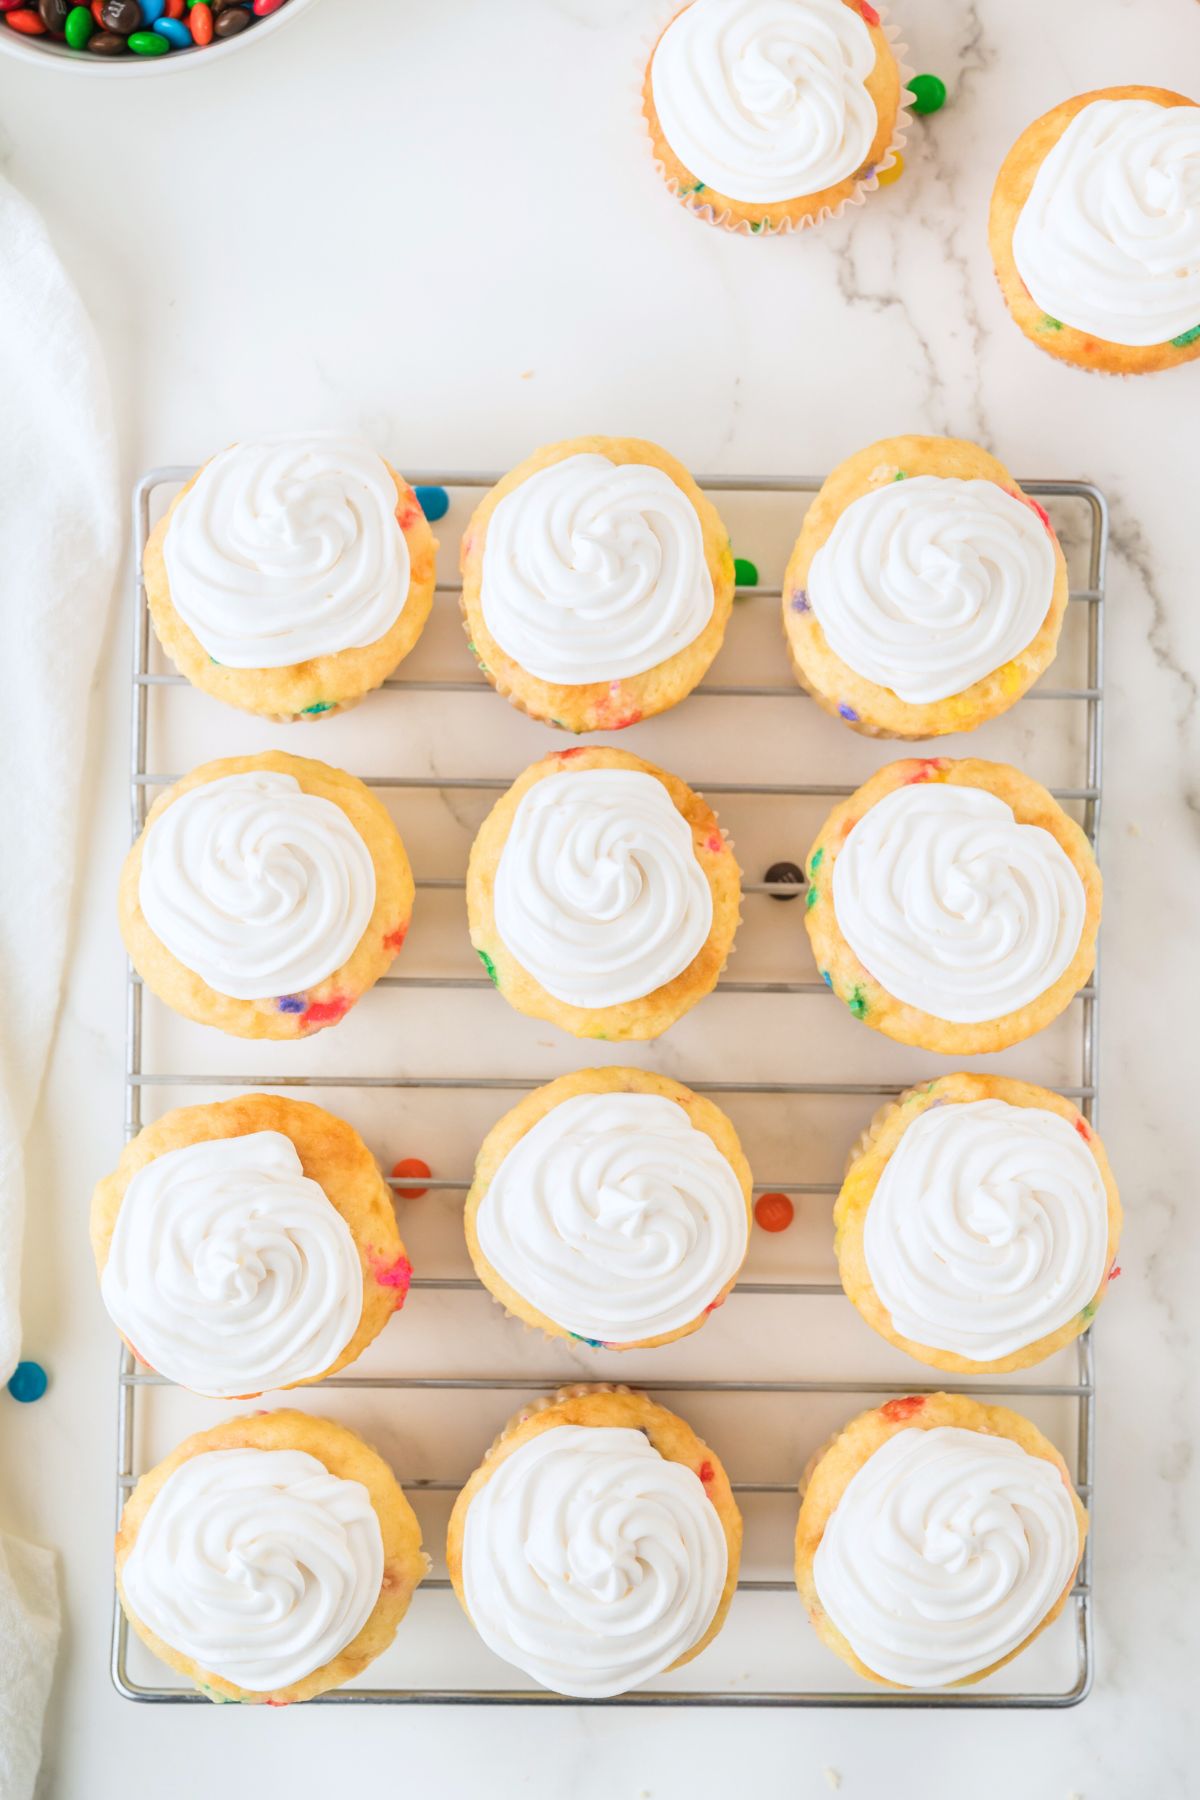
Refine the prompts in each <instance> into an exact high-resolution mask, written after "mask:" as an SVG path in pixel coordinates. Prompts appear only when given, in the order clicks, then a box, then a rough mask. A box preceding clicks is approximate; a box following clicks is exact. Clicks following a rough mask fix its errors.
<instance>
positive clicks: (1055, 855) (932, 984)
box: [833, 782, 1087, 1025]
mask: <svg viewBox="0 0 1200 1800" xmlns="http://www.w3.org/2000/svg"><path fill="white" fill-rule="evenodd" d="M833 898H834V906H835V909H836V912H837V922H838V924H839V926H840V927H841V931H842V935H843V937H844V938H845V939H846V942H847V943H848V944H849V946H850V948H851V949H852V950H853V952H854V954H855V956H857V958H858V960H859V961H860V962H861V963H862V965H863V967H864V968H865V969H866V970H867V973H868V974H869V975H872V976H873V977H874V978H875V980H876V981H878V982H879V983H880V984H881V985H882V986H883V987H885V988H886V989H887V991H888V992H889V993H890V994H892V995H894V996H895V998H896V999H897V1000H902V1001H904V1002H905V1003H906V1004H907V1005H909V1006H916V1007H920V1009H921V1010H922V1011H923V1012H927V1013H930V1014H932V1015H933V1016H934V1017H935V1018H939V1019H947V1020H949V1021H950V1022H951V1023H952V1024H956V1025H973V1024H978V1023H980V1022H981V1021H983V1020H985V1019H998V1018H1002V1017H1004V1015H1005V1014H1007V1013H1011V1012H1016V1011H1017V1010H1018V1009H1019V1008H1021V1007H1023V1006H1029V1005H1031V1004H1032V1003H1033V1002H1034V1001H1035V1000H1036V999H1037V998H1038V996H1039V995H1041V994H1044V993H1045V992H1046V990H1047V988H1051V987H1053V985H1054V983H1055V982H1056V981H1057V980H1058V978H1059V976H1060V975H1062V974H1064V973H1065V971H1066V970H1067V969H1068V968H1069V966H1070V964H1071V960H1072V958H1073V957H1074V955H1075V952H1076V950H1077V949H1078V947H1079V940H1080V938H1081V936H1082V934H1083V925H1084V919H1085V916H1086V912H1087V900H1086V896H1085V894H1084V889H1083V883H1082V881H1081V880H1080V878H1079V875H1078V873H1077V871H1076V869H1075V867H1074V865H1073V864H1072V862H1071V859H1070V857H1069V856H1068V855H1067V853H1066V851H1065V850H1064V849H1063V848H1062V846H1061V844H1060V843H1059V842H1058V840H1057V838H1055V837H1054V836H1052V834H1051V833H1050V832H1048V831H1046V830H1044V829H1043V828H1042V826H1040V825H1022V824H1020V823H1019V822H1018V820H1017V819H1016V817H1015V816H1014V814H1013V811H1012V808H1011V807H1010V806H1008V805H1007V804H1006V803H1005V802H1004V801H1003V800H1001V799H1000V797H999V795H997V794H993V793H991V792H989V791H988V790H987V789H985V788H977V787H966V786H963V785H959V784H948V783H939V782H919V783H914V784H913V785H912V786H909V787H901V788H894V789H893V790H892V792H891V793H889V794H885V795H884V796H883V798H882V799H881V800H877V801H876V802H875V804H874V806H872V807H870V808H869V809H868V811H867V812H865V813H864V814H863V816H862V818H861V819H859V820H858V822H857V823H856V824H855V826H854V827H853V829H852V830H851V832H850V835H849V837H848V838H847V839H846V841H845V843H844V844H843V846H842V849H841V852H840V854H839V855H838V858H837V861H836V862H835V863H834V866H833Z"/></svg>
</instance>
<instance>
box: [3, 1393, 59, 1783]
mask: <svg viewBox="0 0 1200 1800" xmlns="http://www.w3.org/2000/svg"><path fill="white" fill-rule="evenodd" d="M13 1404H15V1402H14V1403H13ZM57 1648H58V1584H57V1582H56V1580H55V1570H54V1557H53V1554H52V1553H51V1552H50V1551H49V1550H39V1549H38V1548H37V1547H36V1546H35V1545H33V1544H23V1543H22V1542H21V1540H20V1539H19V1538H13V1537H5V1536H4V1535H3V1533H0V1800H30V1796H31V1795H32V1793H33V1789H34V1783H35V1782H36V1780H37V1772H38V1764H39V1763H40V1762H41V1759H42V1716H43V1714H44V1713H45V1710H46V1700H47V1698H48V1696H49V1693H50V1678H51V1676H52V1675H53V1673H54V1653H55V1651H56V1649H57Z"/></svg>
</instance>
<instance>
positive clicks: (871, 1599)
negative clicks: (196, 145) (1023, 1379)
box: [813, 1425, 1079, 1688]
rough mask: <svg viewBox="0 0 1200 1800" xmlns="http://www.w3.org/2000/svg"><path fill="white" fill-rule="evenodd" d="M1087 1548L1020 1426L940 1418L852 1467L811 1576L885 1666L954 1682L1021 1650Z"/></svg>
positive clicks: (922, 1678)
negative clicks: (1009, 1428) (1012, 1433)
mask: <svg viewBox="0 0 1200 1800" xmlns="http://www.w3.org/2000/svg"><path fill="white" fill-rule="evenodd" d="M1078 1556H1079V1526H1078V1523H1077V1521H1076V1517H1075V1510H1074V1508H1073V1506H1072V1505H1071V1497H1070V1495H1069V1493H1068V1492H1067V1489H1066V1486H1065V1484H1064V1482H1063V1478H1062V1475H1061V1473H1060V1472H1059V1470H1058V1468H1057V1466H1056V1465H1055V1464H1054V1463H1051V1462H1047V1461H1046V1459H1045V1458H1044V1457H1041V1456H1031V1455H1030V1454H1029V1452H1028V1451H1027V1450H1023V1449H1022V1448H1021V1446H1020V1445H1019V1444H1017V1443H1014V1442H1013V1440H1012V1439H1011V1438H1006V1437H993V1436H991V1435H990V1434H989V1433H986V1432H982V1431H965V1430H962V1429H961V1428H959V1427H957V1426H947V1425H942V1426H937V1427H934V1428H933V1429H931V1430H929V1431H917V1430H911V1429H910V1430H905V1431H898V1432H896V1433H895V1435H894V1436H893V1437H890V1438H889V1439H888V1440H887V1442H886V1443H885V1444H883V1445H881V1446H880V1448H879V1449H878V1450H876V1451H875V1452H874V1453H873V1454H872V1455H871V1456H869V1457H868V1458H867V1461H866V1462H865V1463H864V1464H863V1465H862V1467H861V1468H860V1469H858V1470H857V1471H856V1472H855V1474H854V1475H853V1476H851V1478H850V1480H849V1482H848V1483H847V1484H846V1488H845V1491H844V1492H843V1494H842V1497H841V1499H840V1500H839V1501H838V1503H837V1505H836V1506H835V1507H834V1509H833V1512H832V1514H831V1515H830V1518H829V1521H828V1523H827V1524H826V1526H825V1530H824V1533H823V1535H822V1538H821V1542H820V1543H819V1544H818V1546H817V1553H816V1556H815V1558H814V1560H813V1580H814V1582H815V1584H816V1589H817V1594H818V1597H819V1598H820V1602H821V1605H822V1606H823V1607H824V1609H825V1611H826V1612H827V1613H828V1615H829V1617H830V1619H831V1620H832V1621H833V1623H834V1624H835V1625H836V1626H837V1628H838V1630H839V1631H840V1632H841V1633H842V1635H843V1636H844V1637H845V1638H846V1639H847V1641H848V1642H849V1644H850V1647H851V1649H852V1650H853V1651H854V1653H855V1655H856V1656H858V1657H859V1658H860V1659H861V1660H862V1661H863V1662H864V1663H865V1664H866V1665H867V1667H868V1668H869V1669H871V1670H873V1672H874V1673H875V1674H876V1675H882V1676H883V1678H884V1680H885V1681H895V1682H899V1683H900V1684H901V1685H902V1686H904V1687H918V1688H929V1687H945V1686H946V1685H947V1684H948V1683H950V1682H954V1681H963V1680H965V1679H966V1677H967V1676H969V1675H976V1674H978V1673H979V1672H980V1670H982V1669H986V1668H989V1667H990V1666H991V1664H992V1663H994V1662H998V1661H999V1660H1000V1659H1001V1657H1004V1656H1007V1655H1008V1654H1009V1653H1010V1651H1013V1650H1016V1649H1018V1648H1019V1647H1020V1645H1021V1644H1023V1643H1024V1642H1025V1639H1026V1638H1027V1637H1029V1635H1030V1634H1031V1632H1033V1631H1035V1630H1036V1629H1037V1627H1038V1626H1039V1625H1040V1624H1041V1622H1042V1620H1043V1619H1044V1618H1045V1617H1046V1614H1047V1613H1048V1612H1049V1611H1050V1610H1051V1608H1052V1607H1053V1606H1054V1604H1055V1602H1056V1601H1057V1599H1058V1597H1059V1595H1060V1594H1061V1593H1062V1591H1063V1589H1064V1588H1065V1587H1066V1585H1067V1583H1068V1582H1069V1581H1070V1579H1071V1574H1072V1571H1073V1570H1074V1568H1075V1564H1076V1561H1077V1559H1078Z"/></svg>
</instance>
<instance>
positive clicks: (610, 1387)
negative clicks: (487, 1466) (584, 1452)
mask: <svg viewBox="0 0 1200 1800" xmlns="http://www.w3.org/2000/svg"><path fill="white" fill-rule="evenodd" d="M637 1392H638V1390H637V1389H636V1388H632V1387H630V1386H629V1383H628V1382H625V1381H571V1382H567V1383H566V1384H565V1385H564V1386H563V1387H560V1388H555V1390H554V1392H553V1393H552V1394H539V1395H538V1397H537V1398H536V1399H534V1400H527V1401H526V1402H525V1405H524V1406H522V1407H520V1408H519V1409H518V1410H517V1411H516V1412H515V1413H514V1414H513V1415H512V1417H511V1418H510V1419H506V1420H505V1422H504V1424H503V1425H502V1426H501V1427H500V1429H499V1431H498V1432H497V1433H496V1435H495V1437H494V1438H493V1439H492V1441H491V1443H490V1444H489V1445H488V1447H487V1451H486V1454H485V1455H484V1458H483V1460H484V1462H487V1460H488V1457H490V1456H494V1455H495V1453H496V1451H497V1450H498V1449H499V1448H500V1446H501V1444H502V1443H503V1442H504V1440H505V1438H506V1437H508V1435H509V1433H510V1432H513V1431H517V1430H519V1428H520V1427H521V1426H522V1425H524V1423H525V1421H526V1419H532V1418H533V1417H534V1415H535V1414H536V1413H542V1412H548V1411H549V1409H550V1408H551V1407H552V1406H558V1405H560V1404H561V1403H562V1401H564V1400H583V1399H586V1397H587V1396H588V1395H589V1394H633V1393H637Z"/></svg>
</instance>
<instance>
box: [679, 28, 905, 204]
mask: <svg viewBox="0 0 1200 1800" xmlns="http://www.w3.org/2000/svg"><path fill="white" fill-rule="evenodd" d="M874 66H875V46H874V44H873V42H872V39H871V34H870V32H869V30H868V28H867V26H866V24H865V23H864V21H863V18H862V16H861V15H860V14H859V13H858V12H857V11H855V10H852V9H851V8H850V7H848V6H845V5H843V4H842V0H692V4H691V5H688V6H685V7H684V8H683V10H682V11H681V12H680V13H678V14H677V15H676V17H675V18H674V19H673V20H672V21H671V23H670V24H669V25H668V26H667V28H666V30H665V31H664V32H663V34H662V36H661V37H660V39H659V41H658V44H657V47H656V48H655V51H654V56H653V59H652V61H651V64H650V83H651V89H652V93H653V99H654V107H655V110H656V112H657V114H658V118H659V122H660V125H661V127H662V133H663V136H664V138H665V139H666V142H667V143H668V144H669V145H670V147H671V149H672V151H673V152H674V153H675V155H676V156H677V157H678V159H679V161H680V162H681V163H682V164H684V165H685V166H686V168H687V169H688V170H690V171H691V173H692V174H693V175H694V176H695V177H696V178H697V179H698V180H699V181H700V182H702V183H703V184H704V186H706V187H708V188H711V189H713V190H714V191H716V192H717V193H720V194H723V195H725V196H727V197H728V198H729V199H731V200H735V201H739V202H743V203H749V204H755V205H772V204H776V203H779V202H784V201H788V200H794V199H798V198H801V197H803V196H807V195H812V194H819V193H824V192H825V191H826V190H827V189H830V188H834V187H836V186H837V185H838V183H839V182H842V181H844V180H846V179H847V178H848V177H850V176H852V175H854V174H856V173H857V172H858V170H859V169H861V168H862V167H863V165H864V164H865V163H866V162H867V159H868V152H869V151H870V149H871V145H872V143H873V141H874V139H875V136H876V133H877V130H878V126H879V117H878V113H877V109H876V105H875V102H874V100H873V99H872V97H871V94H870V92H869V91H868V87H867V80H868V77H869V76H870V75H871V72H872V70H873V68H874Z"/></svg>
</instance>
